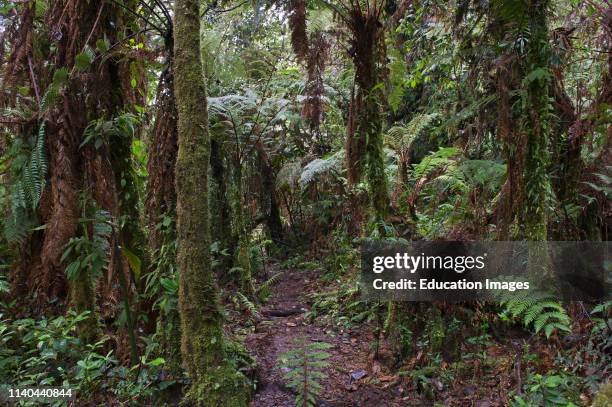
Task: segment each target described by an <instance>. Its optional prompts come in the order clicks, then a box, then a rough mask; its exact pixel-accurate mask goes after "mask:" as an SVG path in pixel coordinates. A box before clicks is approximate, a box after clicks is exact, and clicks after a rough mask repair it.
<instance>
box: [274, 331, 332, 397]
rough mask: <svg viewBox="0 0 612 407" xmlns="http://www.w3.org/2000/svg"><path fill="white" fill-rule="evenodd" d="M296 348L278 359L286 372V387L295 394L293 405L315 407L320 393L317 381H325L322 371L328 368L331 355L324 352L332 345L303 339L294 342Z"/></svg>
mask: <svg viewBox="0 0 612 407" xmlns="http://www.w3.org/2000/svg"><path fill="white" fill-rule="evenodd" d="M295 345H296V347H295V348H294V349H292V350H289V351H287V352H285V353H283V354H281V355H280V357H279V362H280V367H281V368H282V369H285V370H286V373H285V375H284V378H285V379H286V380H287V381H288V383H287V385H288V386H289V387H291V388H292V389H294V390H295V391H296V392H297V395H296V397H295V405H296V406H298V407H312V406H315V405H317V403H316V396H317V394H319V392H320V391H321V388H322V386H321V384H320V383H319V380H321V379H325V378H326V377H327V374H325V373H324V372H323V371H322V369H323V368H325V367H327V366H329V362H327V359H329V357H330V356H331V354H329V353H327V352H325V350H326V349H330V348H332V347H333V345H330V344H329V343H325V342H310V343H307V342H306V339H305V338H297V339H296V340H295Z"/></svg>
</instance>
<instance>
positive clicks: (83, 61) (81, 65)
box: [74, 50, 94, 72]
mask: <svg viewBox="0 0 612 407" xmlns="http://www.w3.org/2000/svg"><path fill="white" fill-rule="evenodd" d="M93 59H94V55H93V52H91V51H90V50H85V51H83V52H81V53H79V54H77V56H76V57H75V58H74V66H75V67H76V69H77V70H79V71H81V72H82V71H86V70H88V69H89V68H90V67H91V63H92V62H93Z"/></svg>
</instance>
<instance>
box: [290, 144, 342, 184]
mask: <svg viewBox="0 0 612 407" xmlns="http://www.w3.org/2000/svg"><path fill="white" fill-rule="evenodd" d="M343 153H344V152H343V151H340V152H338V153H335V154H333V155H332V156H330V157H328V158H315V159H314V160H313V161H311V162H309V163H308V164H306V166H304V168H303V169H302V173H301V174H300V180H299V183H300V186H301V187H302V188H303V187H305V186H307V185H308V184H310V183H311V182H313V181H315V180H316V179H317V178H318V177H320V176H321V175H323V174H326V173H329V172H331V171H333V170H340V169H341V168H342V161H343V160H342V158H343Z"/></svg>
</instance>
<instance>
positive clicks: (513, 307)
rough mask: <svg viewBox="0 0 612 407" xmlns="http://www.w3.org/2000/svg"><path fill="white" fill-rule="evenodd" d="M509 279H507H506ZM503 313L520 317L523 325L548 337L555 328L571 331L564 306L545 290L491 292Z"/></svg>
mask: <svg viewBox="0 0 612 407" xmlns="http://www.w3.org/2000/svg"><path fill="white" fill-rule="evenodd" d="M506 280H507V281H509V280H508V279H506ZM493 293H494V296H495V298H496V299H497V300H498V301H499V302H500V303H501V305H502V306H503V307H504V312H505V314H507V315H509V316H511V317H512V318H517V319H520V320H521V322H522V323H523V325H524V326H525V327H532V328H533V329H534V331H535V332H536V333H540V332H544V334H545V335H546V337H547V338H548V337H550V335H552V333H553V332H554V331H555V330H560V331H565V332H571V328H570V325H571V320H570V317H569V316H568V315H567V312H566V311H565V308H563V306H562V305H561V304H560V303H559V302H558V301H557V300H556V299H555V298H554V296H553V295H551V294H550V293H549V292H547V291H543V290H537V289H536V290H524V291H518V290H517V291H514V292H509V291H500V292H493Z"/></svg>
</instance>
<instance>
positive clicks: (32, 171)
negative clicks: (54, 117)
mask: <svg viewBox="0 0 612 407" xmlns="http://www.w3.org/2000/svg"><path fill="white" fill-rule="evenodd" d="M47 171H48V164H47V156H46V153H45V124H44V123H43V124H41V125H40V127H39V129H38V133H37V135H36V140H35V143H34V146H33V147H32V149H31V150H30V153H29V156H28V158H27V160H26V161H25V163H24V164H23V166H22V167H21V168H20V169H18V170H17V174H16V181H15V183H14V185H13V188H12V191H11V196H10V201H11V214H10V216H9V218H8V219H7V220H6V222H5V223H4V235H5V238H6V239H7V241H9V242H18V241H22V240H23V239H25V238H26V236H27V233H28V231H29V230H31V229H32V228H34V227H36V224H37V220H36V216H35V211H36V208H37V207H38V204H39V202H40V198H41V197H42V194H43V191H44V188H45V183H46V178H47Z"/></svg>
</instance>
